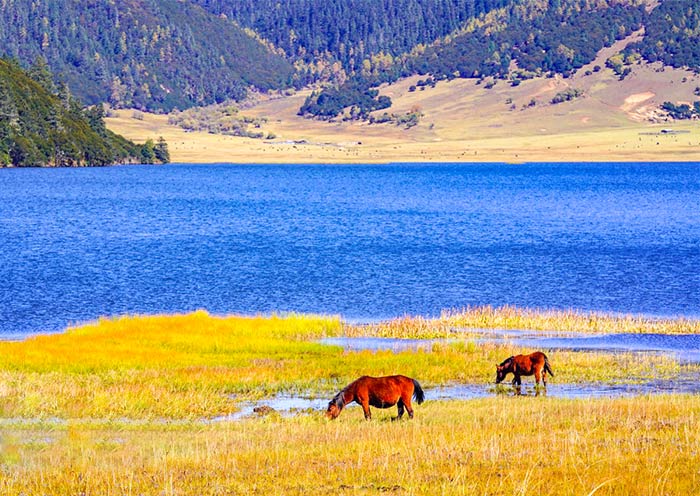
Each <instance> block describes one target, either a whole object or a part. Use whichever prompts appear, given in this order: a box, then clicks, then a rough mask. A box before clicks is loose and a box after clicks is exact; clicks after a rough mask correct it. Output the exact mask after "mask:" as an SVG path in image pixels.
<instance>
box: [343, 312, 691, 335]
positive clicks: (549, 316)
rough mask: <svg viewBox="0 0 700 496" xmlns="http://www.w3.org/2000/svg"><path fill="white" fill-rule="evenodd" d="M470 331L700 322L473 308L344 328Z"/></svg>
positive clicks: (687, 328) (654, 329) (675, 328)
mask: <svg viewBox="0 0 700 496" xmlns="http://www.w3.org/2000/svg"><path fill="white" fill-rule="evenodd" d="M469 329H519V330H536V331H561V332H581V333H590V334H618V333H637V334H640V333H658V334H700V320H693V319H686V318H682V317H679V318H674V319H662V318H651V317H645V316H640V315H616V314H606V313H599V312H583V311H578V310H551V309H549V310H548V309H529V308H519V307H513V306H501V307H492V306H476V307H465V308H463V309H459V310H446V311H443V312H442V314H441V315H440V316H439V317H436V318H425V317H421V316H404V317H400V318H396V319H392V320H388V321H384V322H378V323H372V324H365V325H347V326H346V328H345V330H344V333H345V334H346V335H348V336H380V337H395V338H437V337H453V336H454V335H455V331H459V332H460V333H461V334H467V335H468V331H469Z"/></svg>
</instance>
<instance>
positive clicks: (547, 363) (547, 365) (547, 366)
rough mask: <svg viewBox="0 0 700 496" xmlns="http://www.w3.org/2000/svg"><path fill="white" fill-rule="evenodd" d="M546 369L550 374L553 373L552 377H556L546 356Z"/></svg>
mask: <svg viewBox="0 0 700 496" xmlns="http://www.w3.org/2000/svg"><path fill="white" fill-rule="evenodd" d="M544 370H545V371H546V372H547V373H548V374H549V375H551V376H552V377H554V372H552V367H550V366H549V360H548V359H547V357H546V356H545V357H544Z"/></svg>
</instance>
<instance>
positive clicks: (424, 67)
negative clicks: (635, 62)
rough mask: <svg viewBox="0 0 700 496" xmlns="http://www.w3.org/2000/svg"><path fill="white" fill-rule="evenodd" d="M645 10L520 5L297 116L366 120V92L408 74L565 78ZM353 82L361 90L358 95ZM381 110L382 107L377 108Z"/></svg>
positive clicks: (600, 2)
mask: <svg viewBox="0 0 700 496" xmlns="http://www.w3.org/2000/svg"><path fill="white" fill-rule="evenodd" d="M646 20H647V13H646V10H645V5H644V4H643V3H641V2H637V1H636V0H629V1H625V0H524V1H520V2H517V3H512V4H510V5H509V6H507V7H504V8H502V9H497V10H494V11H491V12H490V13H489V14H486V15H483V16H481V17H480V18H478V19H473V20H472V21H470V22H469V23H466V24H465V26H464V27H463V28H462V29H460V30H458V31H455V32H454V33H452V34H451V35H449V36H446V37H444V38H442V39H439V40H436V41H435V42H434V43H432V44H430V45H428V46H425V47H423V46H420V47H417V48H414V50H413V51H412V53H411V54H409V55H406V56H403V57H399V58H396V59H395V60H394V61H393V64H392V65H391V66H387V67H386V68H384V69H379V70H375V71H372V73H370V74H369V75H363V74H359V75H357V76H356V78H355V81H353V82H350V83H346V84H345V87H346V88H347V90H346V91H341V92H340V93H345V94H353V93H354V94H361V95H362V98H357V99H355V101H353V102H349V103H348V102H347V101H343V102H341V103H342V104H341V103H339V102H340V100H339V99H338V98H336V97H335V96H336V94H337V93H338V91H337V90H335V89H332V88H331V89H326V90H324V91H322V92H317V93H314V94H313V95H311V97H309V99H307V101H306V102H305V104H304V106H303V107H302V108H301V111H300V112H301V114H303V115H307V116H315V117H320V118H324V119H328V118H331V117H335V116H337V115H339V114H340V113H341V112H343V109H344V108H347V107H355V108H356V109H357V110H354V109H353V110H352V112H351V115H352V116H355V117H357V118H366V117H367V114H368V112H370V111H372V110H374V107H375V106H376V105H377V103H378V102H377V101H368V100H367V94H368V93H367V91H368V88H369V87H371V86H376V85H378V84H380V83H384V82H392V81H395V80H396V79H397V78H398V77H401V76H409V75H412V74H422V75H428V76H429V77H428V78H427V79H426V80H425V84H432V83H434V82H435V81H436V80H441V79H453V78H483V77H485V76H492V77H496V78H502V79H510V80H511V81H512V84H518V83H519V81H521V80H523V79H529V78H532V77H535V76H542V75H552V74H562V75H564V76H565V77H566V76H568V75H570V74H571V73H572V72H573V71H575V70H576V69H578V68H580V67H582V66H583V65H585V64H587V63H589V62H590V61H592V60H593V58H594V57H595V56H596V54H597V53H598V51H599V50H600V49H602V48H603V47H606V46H610V45H612V44H613V43H614V42H615V41H616V40H619V39H622V38H624V37H625V36H627V35H629V34H630V33H631V32H633V31H635V30H637V29H639V28H640V27H642V26H643V25H644V24H645V21H646ZM358 81H359V82H360V83H359V84H360V85H361V86H362V87H363V88H364V91H362V89H360V90H358V88H357V86H358ZM380 108H383V107H380Z"/></svg>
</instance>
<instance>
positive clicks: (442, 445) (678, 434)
mask: <svg viewBox="0 0 700 496" xmlns="http://www.w3.org/2000/svg"><path fill="white" fill-rule="evenodd" d="M356 410H357V409H355V411H345V412H344V413H343V414H342V415H341V416H340V417H339V418H338V419H337V420H335V421H326V420H324V419H323V418H322V416H321V415H320V414H317V415H311V416H307V415H303V416H299V417H295V418H280V417H266V418H263V419H251V420H244V421H240V422H225V423H219V424H210V425H198V424H194V425H163V424H160V425H159V424H153V425H148V426H141V427H139V426H134V425H129V424H118V423H117V424H99V423H97V424H95V423H93V424H90V423H86V424H83V423H77V422H73V423H70V424H68V425H64V426H58V427H55V426H50V425H49V426H36V425H21V424H13V423H10V424H7V423H5V424H3V426H2V431H1V432H2V440H1V441H0V442H1V443H2V444H1V446H0V493H1V494H7V495H19V494H22V495H24V496H39V495H42V496H43V495H48V494H50V495H53V496H63V495H66V496H67V495H78V494H79V495H84V496H96V495H99V496H116V495H119V496H132V495H133V496H136V495H159V496H160V495H166V496H174V495H198V496H204V495H228V494H264V495H278V494H279V495H296V494H299V495H301V494H304V495H315V494H380V493H381V494H385V493H388V494H416V495H418V494H421V495H423V494H425V495H434V494H446V495H458V494H470V495H471V494H488V495H525V494H538V495H543V496H546V495H556V496H566V495H571V496H579V495H593V494H597V495H620V496H627V495H630V494H639V495H648V496H652V495H659V496H660V495H679V496H680V495H689V494H697V492H698V491H699V490H700V472H698V468H697V467H698V462H700V452H699V451H698V446H700V425H699V419H700V403H699V402H698V401H697V398H695V397H692V396H656V397H638V398H624V399H598V400H591V401H580V400H579V401H573V400H561V399H559V400H557V399H550V398H542V397H539V398H536V397H494V398H487V399H480V400H472V401H459V402H457V401H450V402H435V401H432V402H431V401H426V403H424V404H423V405H421V406H418V407H416V416H415V418H414V419H413V420H411V421H407V420H404V421H401V422H391V421H389V413H388V412H382V413H381V414H379V415H375V418H374V420H372V421H371V422H365V421H364V420H361V415H358V414H357V413H358V412H357V411H356Z"/></svg>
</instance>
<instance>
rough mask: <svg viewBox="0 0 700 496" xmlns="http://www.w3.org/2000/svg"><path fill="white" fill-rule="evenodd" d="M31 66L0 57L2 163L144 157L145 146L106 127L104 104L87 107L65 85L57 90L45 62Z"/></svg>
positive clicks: (62, 163) (89, 162) (72, 163)
mask: <svg viewBox="0 0 700 496" xmlns="http://www.w3.org/2000/svg"><path fill="white" fill-rule="evenodd" d="M32 69H33V74H32V76H33V77H31V76H30V74H28V73H27V72H25V71H24V70H22V69H21V68H20V67H19V65H18V64H17V63H16V62H12V61H8V60H3V59H0V167H4V166H20V167H21V166H45V165H51V166H87V165H90V166H92V165H108V164H114V163H117V162H137V161H143V158H144V157H142V156H141V153H142V151H144V149H143V148H142V147H141V146H138V145H136V144H134V143H133V142H131V141H128V140H127V139H125V138H123V137H121V136H118V135H117V134H115V133H113V132H112V131H109V130H108V129H107V128H106V126H105V123H104V120H103V112H102V107H94V108H90V109H87V110H83V109H82V108H81V106H80V105H79V104H78V102H77V101H76V100H75V99H74V98H72V97H71V96H70V94H69V93H68V92H67V91H66V88H65V87H59V88H57V89H56V90H55V91H56V92H55V93H54V88H53V86H52V82H51V77H50V74H49V72H48V71H47V69H46V67H45V66H37V67H34V68H32ZM149 146H150V147H151V148H152V147H153V146H154V145H153V144H150V145H149ZM147 148H148V147H147ZM146 151H148V150H146ZM150 151H151V152H152V151H153V150H150ZM145 158H148V157H145Z"/></svg>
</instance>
